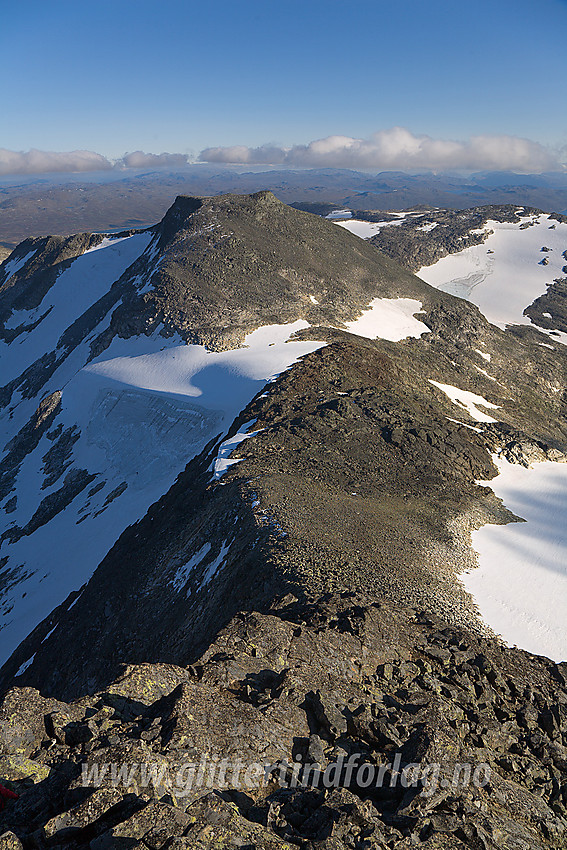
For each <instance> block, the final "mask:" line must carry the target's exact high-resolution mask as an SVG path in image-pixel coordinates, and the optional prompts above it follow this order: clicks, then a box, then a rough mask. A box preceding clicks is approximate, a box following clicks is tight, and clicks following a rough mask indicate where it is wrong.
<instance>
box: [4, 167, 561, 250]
mask: <svg viewBox="0 0 567 850" xmlns="http://www.w3.org/2000/svg"><path fill="white" fill-rule="evenodd" d="M263 189H270V190H271V191H272V192H273V193H274V194H275V195H276V197H278V198H279V199H280V200H282V201H285V203H288V204H292V203H294V202H298V203H304V202H310V203H318V204H329V205H330V207H329V209H331V208H332V207H334V206H342V207H350V208H352V209H355V210H374V209H375V210H401V209H407V208H409V207H415V206H427V207H443V208H445V209H468V208H470V207H475V206H480V205H484V204H521V205H526V206H532V207H537V208H538V209H542V210H545V211H547V212H560V211H562V210H563V211H564V210H565V209H566V208H567V173H566V172H556V173H546V174H513V173H511V172H479V173H476V174H471V175H468V176H462V175H455V174H433V173H422V174H408V173H404V172H398V171H384V172H381V173H379V174H369V173H364V172H360V171H350V170H347V169H332V168H324V169H300V170H296V171H293V170H287V169H281V168H280V169H278V170H275V169H274V170H272V169H268V170H264V171H258V170H257V169H254V168H252V167H251V169H250V170H248V171H243V170H242V167H239V168H238V169H236V168H224V169H221V170H219V169H218V167H214V168H213V167H211V166H208V165H204V164H200V165H193V166H188V167H187V168H185V169H183V170H182V171H175V172H174V171H163V170H161V171H153V172H147V171H146V172H141V171H129V172H128V173H127V176H125V174H124V172H118V171H117V172H115V173H111V175H110V176H109V173H108V172H101V173H100V174H93V175H88V176H85V175H81V176H78V175H51V176H50V175H46V176H39V177H34V178H33V179H31V178H29V177H24V176H22V178H21V180H15V179H14V178H13V177H11V178H5V179H4V180H3V181H1V182H0V244H1V243H7V244H8V245H11V246H12V247H13V246H14V245H15V244H17V243H18V242H20V241H21V240H22V239H25V238H26V237H28V236H47V235H49V234H52V233H60V234H62V235H68V234H71V233H77V232H78V231H88V232H92V231H109V230H123V229H128V228H132V227H143V226H148V225H150V224H153V222H155V221H156V220H158V219H159V218H161V217H162V216H163V215H164V213H165V211H166V210H167V209H168V207H169V206H170V205H171V204H172V203H173V201H174V200H175V198H176V197H177V195H180V194H183V195H199V196H202V195H219V194H224V193H226V192H236V193H248V192H257V191H260V190H263Z"/></svg>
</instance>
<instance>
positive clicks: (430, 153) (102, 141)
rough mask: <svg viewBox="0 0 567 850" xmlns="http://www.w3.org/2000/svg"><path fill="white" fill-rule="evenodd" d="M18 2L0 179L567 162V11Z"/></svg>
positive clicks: (218, 0)
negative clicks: (259, 167)
mask: <svg viewBox="0 0 567 850" xmlns="http://www.w3.org/2000/svg"><path fill="white" fill-rule="evenodd" d="M4 5H5V8H4V9H3V10H2V27H1V28H0V74H1V75H2V79H3V80H4V81H5V85H4V86H3V94H2V111H3V117H4V121H3V122H2V127H1V132H0V174H18V173H28V174H30V173H42V171H46V170H49V171H60V172H61V171H65V170H70V171H86V170H91V169H93V168H95V169H103V170H105V169H110V168H113V167H117V168H135V167H142V168H147V167H151V168H159V167H160V166H166V167H170V168H171V167H173V168H175V167H178V166H183V165H184V164H186V163H187V162H188V161H189V162H191V161H204V162H211V163H234V162H236V163H240V164H250V165H253V164H270V165H272V164H273V165H286V166H293V167H343V168H344V167H347V168H358V169H361V168H363V169H378V170H382V169H395V170H404V169H420V168H421V169H432V170H443V169H463V170H467V169H469V170H477V169H482V170H492V169H497V170H515V171H518V172H532V173H535V172H538V171H542V170H546V171H549V170H553V169H558V168H560V167H561V164H562V163H563V162H564V161H565V159H566V158H567V120H566V116H567V108H566V107H567V98H566V94H565V92H566V90H567V85H566V82H567V74H566V66H565V60H564V55H565V41H566V36H567V0H538V3H537V4H535V3H534V2H533V0H499V2H498V3H494V2H493V0H476V2H475V3H474V4H461V3H454V2H453V0H428V2H427V3H423V0H405V2H404V3H403V4H396V3H392V2H386V0H374V1H373V2H370V3H368V2H366V3H364V2H360V0H352V2H351V3H349V4H346V3H344V2H343V0H271V2H266V0H236V2H235V0H215V3H214V4H208V5H206V4H202V3H198V2H196V0H159V2H158V0H120V2H118V3H116V0H97V3H96V4H94V5H93V4H80V3H77V2H76V0H55V2H54V3H45V2H44V0H28V2H27V3H26V4H25V5H21V4H20V5H18V4H12V3H6V4H4ZM30 149H31V150H30ZM124 151H130V153H128V154H124ZM145 151H149V152H150V153H144V152H145ZM161 151H172V152H173V153H168V154H165V153H160V152H161ZM199 152H200V153H199Z"/></svg>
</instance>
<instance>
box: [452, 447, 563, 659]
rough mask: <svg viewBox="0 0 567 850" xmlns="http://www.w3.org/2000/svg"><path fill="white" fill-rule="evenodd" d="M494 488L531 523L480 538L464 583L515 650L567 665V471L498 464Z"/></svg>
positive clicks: (493, 529)
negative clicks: (473, 564) (473, 566)
mask: <svg viewBox="0 0 567 850" xmlns="http://www.w3.org/2000/svg"><path fill="white" fill-rule="evenodd" d="M495 463H496V465H497V466H498V469H499V472H500V474H499V475H498V476H497V478H493V479H492V480H491V481H486V482H479V483H484V484H487V485H489V486H490V487H491V488H492V490H493V491H494V492H495V493H496V495H497V496H498V497H499V498H500V499H502V501H503V502H504V504H505V505H506V507H507V508H508V509H509V510H511V511H512V512H513V513H514V514H516V516H518V517H521V518H522V519H524V520H525V522H514V523H509V524H508V525H485V526H483V527H482V528H481V529H479V530H478V531H475V532H473V535H472V540H473V546H474V548H475V549H476V550H477V552H478V555H479V567H478V568H477V569H474V570H471V571H470V572H469V573H466V574H464V575H463V576H462V577H461V578H462V580H463V583H464V585H465V587H466V589H467V590H468V591H469V593H471V594H472V596H473V597H474V599H475V602H476V603H477V605H478V608H479V610H480V613H481V615H482V617H483V619H484V620H485V622H486V623H487V624H488V625H489V626H490V627H491V628H492V629H493V630H494V631H495V632H497V633H498V634H500V635H502V637H503V639H504V640H505V641H506V642H507V643H508V644H509V645H516V646H519V647H520V648H521V649H527V650H528V651H529V652H533V653H535V654H536V655H546V656H548V657H549V658H552V659H553V660H554V661H565V660H567V629H566V628H565V624H566V623H567V523H566V522H565V504H566V503H567V464H564V463H552V462H549V461H546V462H544V463H538V464H535V465H534V467H533V468H532V469H526V468H525V467H523V466H519V465H517V464H510V463H508V462H507V461H505V460H501V459H495Z"/></svg>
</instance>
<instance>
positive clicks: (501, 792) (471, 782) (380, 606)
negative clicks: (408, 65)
mask: <svg viewBox="0 0 567 850" xmlns="http://www.w3.org/2000/svg"><path fill="white" fill-rule="evenodd" d="M524 212H525V211H524ZM517 215H518V210H511V209H509V208H505V209H500V210H495V209H490V210H487V211H484V212H482V211H481V212H479V211H471V213H470V215H469V216H468V219H467V221H468V224H467V227H468V230H467V231H466V232H467V233H468V232H469V230H470V229H471V226H472V224H474V223H475V222H476V224H478V226H479V227H480V224H481V222H482V221H486V220H488V219H491V220H493V219H494V217H495V216H500V217H501V219H502V220H503V221H507V220H508V218H510V217H512V218H514V217H516V218H517ZM483 216H484V218H483ZM498 220H500V219H498ZM471 222H472V224H471ZM463 226H464V225H463ZM547 226H548V225H547V224H546V227H547ZM549 226H551V224H549ZM437 229H440V228H439V227H437V228H435V229H431V231H429V232H428V231H423V230H421V231H418V233H419V234H420V235H419V236H417V237H416V238H417V239H419V238H420V236H421V234H425V235H426V236H429V233H435V232H436V230H437ZM473 229H475V228H474V227H473ZM386 230H388V229H386ZM401 230H402V228H401V227H391V228H389V231H391V232H392V233H393V232H394V231H396V232H398V231H401ZM383 232H385V231H383ZM461 235H462V234H461ZM473 236H474V234H473ZM8 263H9V266H7V265H6V264H5V265H4V266H3V269H4V276H3V285H2V290H1V292H0V296H1V300H0V316H1V318H2V322H3V326H2V327H3V330H2V339H3V341H4V345H5V349H4V356H5V357H6V358H7V359H6V362H7V363H8V364H9V365H10V368H11V369H12V370H13V374H12V377H11V379H10V381H9V382H8V383H7V384H6V385H5V387H4V388H3V391H2V403H3V408H4V415H3V419H2V421H3V427H4V428H5V433H6V438H5V439H6V449H5V454H4V457H3V460H2V463H3V466H2V478H1V479H0V481H1V483H2V486H3V496H2V498H3V501H2V507H3V509H4V511H5V516H6V517H7V522H6V525H5V531H4V535H3V539H2V544H3V551H2V552H0V555H2V556H3V559H4V560H3V561H2V574H1V576H0V578H1V580H2V582H3V586H2V591H3V605H4V607H3V612H4V626H3V632H2V633H3V638H4V642H5V646H4V653H5V659H6V661H5V663H4V665H3V667H2V670H1V673H0V676H1V687H2V691H3V692H4V694H5V696H4V699H3V703H2V706H1V707H0V752H1V753H2V755H1V756H0V765H1V766H2V769H1V770H0V782H1V781H2V777H3V778H4V781H5V783H9V784H10V787H11V788H13V789H14V790H15V791H16V792H17V793H19V794H20V797H19V799H18V800H17V801H15V802H10V803H8V804H7V806H6V809H5V810H4V812H3V813H1V814H0V825H1V826H0V831H1V830H2V829H3V830H4V835H3V836H2V837H1V838H0V846H5V847H19V846H20V844H22V845H23V846H24V847H30V848H36V847H41V848H43V847H57V846H68V847H89V846H90V847H92V848H99V849H100V850H102V848H106V847H114V846H117V847H124V848H126V847H148V848H161V847H170V846H172V847H173V846H182V847H183V846H185V847H202V848H205V847H215V846H217V847H224V846H227V847H245V848H253V847H257V848H271V847H285V846H288V847H289V846H306V847H312V848H316V847H322V848H333V850H342V848H347V847H348V848H357V850H364V848H386V847H391V848H396V847H398V848H405V847H408V848H409V847H413V846H424V847H427V848H461V847H462V848H465V847H471V848H474V850H476V848H479V850H480V848H482V850H484V848H539V847H541V848H560V847H564V846H565V844H566V838H565V828H566V826H567V812H566V810H565V807H566V804H567V798H566V796H565V789H566V787H567V777H566V774H567V749H566V745H567V740H566V733H567V725H566V714H565V712H566V706H567V668H566V667H565V664H564V663H561V662H559V663H554V662H552V661H550V660H548V659H546V658H543V657H538V656H534V655H530V654H529V653H527V652H524V651H522V650H519V649H509V648H506V647H505V646H504V645H503V644H502V642H501V641H500V640H499V639H498V638H497V636H496V635H494V634H492V632H491V630H490V629H489V628H488V627H487V626H486V624H485V623H484V622H483V621H482V620H481V619H480V618H479V616H478V611H477V610H476V607H475V605H474V603H473V601H472V599H471V597H470V596H469V594H467V593H466V591H465V590H464V587H463V586H462V584H461V583H460V581H459V575H460V574H461V573H462V571H463V570H464V569H467V568H470V567H473V566H474V564H475V554H474V552H473V550H472V548H471V540H470V533H471V531H472V530H474V529H475V528H478V527H480V526H482V525H483V524H485V523H487V522H491V523H507V522H511V521H512V522H513V521H518V520H520V519H521V518H520V517H516V516H514V515H512V514H511V513H510V512H509V511H508V510H507V508H506V506H505V505H503V504H502V502H500V501H499V500H498V499H497V498H496V497H495V496H494V493H493V492H492V490H491V489H490V487H489V486H488V482H489V481H490V480H491V479H493V478H494V476H495V475H496V472H497V470H496V467H495V466H494V458H495V457H496V456H498V457H500V458H505V459H507V460H508V461H510V462H511V463H515V464H520V465H523V466H525V467H527V466H528V465H529V464H530V463H537V462H539V461H563V460H564V459H565V457H566V456H567V427H566V425H565V401H564V394H565V388H566V387H567V350H566V349H565V348H564V346H562V345H561V344H560V343H555V344H553V343H554V342H555V341H554V339H553V337H552V336H549V335H548V334H547V333H545V332H544V331H543V330H541V329H538V328H537V327H535V326H530V325H529V324H524V325H523V326H512V327H508V328H507V329H502V328H499V327H496V326H495V325H492V324H490V323H489V322H488V321H487V320H486V318H485V317H484V316H483V315H482V313H481V312H480V311H479V310H478V309H477V308H476V307H475V306H474V305H473V304H471V303H468V302H467V301H464V300H462V299H459V298H455V297H454V296H452V295H450V294H448V293H446V292H442V291H439V290H437V289H435V288H433V287H430V286H428V285H427V284H426V283H425V282H424V281H422V280H420V279H419V278H417V277H415V276H414V275H413V274H411V272H410V271H408V269H407V268H403V267H402V266H401V265H400V264H399V263H397V262H396V261H395V260H394V259H392V258H388V257H386V256H384V255H383V254H381V253H380V252H379V251H377V250H376V248H375V246H374V245H372V244H369V243H367V242H364V241H363V240H361V239H359V238H358V237H356V236H353V235H351V234H350V233H348V232H346V231H344V230H341V229H340V228H338V227H336V226H335V225H333V224H331V223H330V222H327V221H324V220H322V219H320V218H318V217H316V216H312V215H309V214H308V213H304V212H300V211H296V210H292V209H290V208H288V207H286V206H285V205H283V204H281V203H280V202H278V201H277V200H276V199H275V198H274V197H273V196H272V195H270V194H269V193H260V194H259V195H256V196H252V197H246V196H227V197H224V198H213V199H198V198H179V199H178V200H177V201H176V202H175V204H174V205H173V206H172V208H171V209H170V210H169V212H168V213H167V215H166V216H165V217H164V219H163V221H162V222H160V223H159V224H158V225H156V226H155V227H153V228H151V229H150V230H148V231H144V232H130V231H128V232H125V233H123V234H120V236H119V237H118V238H117V239H116V240H105V239H103V238H102V236H100V235H97V234H95V235H90V234H80V235H78V236H75V237H70V238H69V239H62V238H59V237H49V238H46V239H41V240H28V241H27V242H26V243H23V244H22V246H20V247H19V248H18V249H17V250H16V252H15V253H14V254H13V255H12V256H11V257H10V259H9V261H8ZM406 265H407V266H411V263H410V262H409V261H408V262H407V263H406ZM85 281H88V286H86V285H85ZM65 282H66V283H65ZM63 287H66V288H63ZM369 303H372V304H373V305H374V306H373V308H372V310H371V311H369V316H370V317H372V316H374V317H375V321H376V322H377V324H376V326H375V330H374V331H373V332H372V333H370V332H369V331H368V330H365V329H364V328H365V327H366V326H363V325H361V324H360V323H358V324H357V323H356V321H355V320H356V319H357V317H358V316H359V315H360V313H361V311H362V309H363V308H364V307H366V306H367V305H368V304H369ZM71 307H72V308H73V309H72V310H71ZM392 316H394V319H395V320H396V321H398V320H399V321H400V322H401V327H402V330H400V331H399V332H396V333H392V332H391V321H392ZM58 317H59V319H60V320H59V321H58V323H57V322H56V321H55V320H56V319H58ZM384 317H386V318H384ZM550 321H552V320H550ZM266 326H267V327H266ZM282 327H283V328H284V330H285V333H284V335H283V337H282V336H281V334H282V331H281V328H282ZM258 329H260V332H261V334H264V337H261V339H260V342H258V339H259V337H258V336H255V334H258V332H259V331H258ZM278 329H279V330H278ZM290 332H295V333H294V335H293V336H292V338H291V339H290V340H289V341H288V342H285V340H286V339H288V337H289V335H290ZM278 334H280V336H278ZM282 340H284V341H282ZM243 341H244V343H245V346H247V347H244V348H241V347H240V346H241V343H242V342H243ZM205 346H206V348H205ZM10 357H11V358H12V359H10ZM243 358H248V359H247V360H245V359H243ZM258 363H261V364H262V365H261V366H259V365H258ZM250 364H252V365H250ZM92 388H94V389H92ZM457 388H460V389H457ZM455 390H456V391H457V396H454V395H453V396H452V393H453V392H454V391H455ZM463 393H464V394H463ZM459 399H461V401H459ZM462 399H464V401H463V400H462ZM196 432H197V435H196ZM166 449H167V451H166ZM156 458H157V462H156ZM478 482H483V483H482V484H479V483H478ZM98 553H100V557H99V555H98ZM34 558H35V560H34ZM10 641H12V642H13V643H12V644H10ZM355 757H356V758H355ZM223 760H226V762H227V764H226V765H225V769H224V773H219V770H220V765H221V763H222V762H223ZM349 760H350V761H349ZM236 763H239V764H240V763H241V769H240V773H238V774H235V770H234V766H235V764H236ZM306 763H307V764H310V765H318V767H314V768H313V770H312V771H311V780H309V777H307V776H304V777H303V778H304V779H305V783H306V785H305V787H302V786H301V785H300V783H299V779H298V777H301V771H300V770H299V767H298V766H299V765H300V764H306ZM349 764H350V767H349ZM105 765H106V767H105ZM266 765H268V766H270V765H271V766H272V770H271V772H270V771H268V772H267V775H266V779H265V781H264V780H262V777H263V776H264V771H265V767H266ZM409 765H413V767H412V768H411V770H409V771H406V772H405V773H404V769H405V768H408V766H409ZM229 768H230V769H229ZM247 770H248V771H249V772H248V773H247ZM152 771H153V773H152ZM148 772H150V774H152V775H153V777H154V780H155V781H154V780H152V779H151V776H150V778H149V779H148ZM321 775H322V777H323V778H321ZM246 776H248V779H246ZM325 776H327V780H326V781H327V784H329V785H330V787H328V788H326V787H325V782H324V781H323V780H324V777H325ZM97 777H98V780H99V781H97ZM242 777H244V778H242ZM317 777H319V779H318V780H317ZM333 777H334V780H336V781H334V780H333V781H330V780H331V778H333ZM369 777H372V781H371V782H370V781H369ZM410 778H413V779H415V783H413V784H412V782H410V781H409V780H410ZM317 785H318V787H316V786H317ZM295 786H297V787H295ZM406 786H407V787H406Z"/></svg>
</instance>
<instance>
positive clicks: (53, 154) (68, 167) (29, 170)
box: [0, 148, 187, 175]
mask: <svg viewBox="0 0 567 850" xmlns="http://www.w3.org/2000/svg"><path fill="white" fill-rule="evenodd" d="M184 165H187V155H186V154H182V153H159V154H156V153H144V151H133V152H132V153H126V154H124V156H123V157H121V158H120V159H119V160H117V161H116V162H112V161H111V160H109V159H107V157H105V156H102V155H101V154H99V153H95V152H94V151H63V152H58V151H39V150H36V149H35V148H32V150H29V151H9V150H7V149H6V148H0V175H1V174H45V173H49V172H53V171H58V172H63V173H69V174H70V173H76V172H80V171H102V170H104V171H107V170H108V169H110V168H166V167H170V168H180V167H182V166H184Z"/></svg>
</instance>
